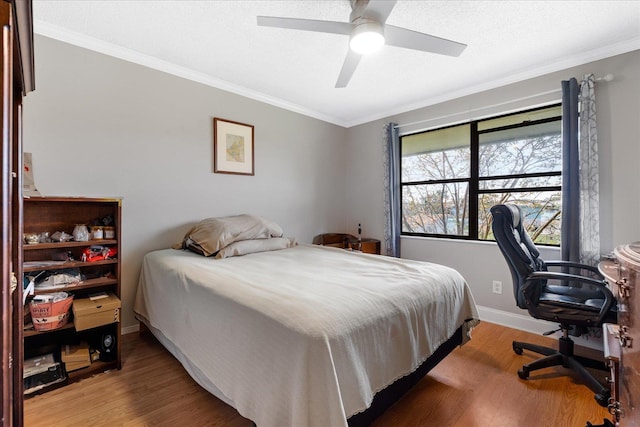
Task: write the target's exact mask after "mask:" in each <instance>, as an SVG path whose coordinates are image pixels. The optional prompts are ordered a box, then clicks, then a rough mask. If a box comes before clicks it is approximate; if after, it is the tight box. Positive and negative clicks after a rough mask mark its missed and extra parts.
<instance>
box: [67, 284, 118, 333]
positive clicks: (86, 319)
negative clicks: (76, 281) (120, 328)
mask: <svg viewBox="0 0 640 427" xmlns="http://www.w3.org/2000/svg"><path fill="white" fill-rule="evenodd" d="M73 317H74V324H75V327H76V331H83V330H85V329H91V328H96V327H98V326H102V325H108V324H110V323H115V322H119V321H120V299H119V298H118V297H117V296H115V295H114V294H112V293H110V292H100V293H98V294H93V295H89V298H79V299H77V300H75V301H74V302H73Z"/></svg>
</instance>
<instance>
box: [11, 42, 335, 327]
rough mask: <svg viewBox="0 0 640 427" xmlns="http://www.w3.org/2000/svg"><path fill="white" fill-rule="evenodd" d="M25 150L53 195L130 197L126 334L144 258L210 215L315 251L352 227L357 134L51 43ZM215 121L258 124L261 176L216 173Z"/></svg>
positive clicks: (125, 228)
mask: <svg viewBox="0 0 640 427" xmlns="http://www.w3.org/2000/svg"><path fill="white" fill-rule="evenodd" d="M35 61H36V91H35V92H33V93H31V94H29V95H28V96H27V97H26V99H25V105H24V150H25V151H27V152H32V153H33V162H34V171H35V181H36V185H37V187H38V189H39V190H40V192H41V193H42V194H43V195H46V196H54V195H57V196H86V197H101V196H104V197H115V196H119V197H123V205H122V215H123V220H122V236H123V242H122V255H121V258H122V266H123V270H122V272H123V274H122V276H123V277H122V301H123V327H125V328H127V327H131V326H134V325H136V324H137V323H136V321H135V320H134V317H133V312H132V306H133V300H134V296H135V289H136V287H137V281H138V275H139V270H140V265H141V260H142V256H143V254H144V253H146V252H147V251H150V250H153V249H158V248H166V247H169V246H171V245H172V244H173V243H176V242H178V241H180V240H181V238H182V237H183V235H184V233H185V232H186V231H187V229H188V227H189V226H190V225H191V224H193V223H194V222H196V221H198V220H200V219H202V218H207V217H212V216H223V215H232V214H238V213H253V214H257V215H262V216H264V217H267V218H269V219H272V220H274V221H276V222H278V223H279V224H280V225H282V227H283V228H284V230H285V234H286V235H287V236H295V237H297V238H298V240H299V241H302V242H311V239H312V237H313V236H314V235H315V234H318V233H321V232H327V231H340V230H343V229H344V226H345V223H344V219H345V209H346V203H345V200H344V193H343V192H342V191H340V189H342V188H344V183H345V170H346V168H345V165H346V162H345V160H344V150H345V142H346V134H347V131H346V129H344V128H341V127H339V126H335V125H330V124H327V123H325V122H321V121H319V120H315V119H311V118H308V117H305V116H302V115H299V114H296V113H292V112H289V111H285V110H282V109H279V108H276V107H272V106H269V105H266V104H263V103H260V102H257V101H253V100H250V99H247V98H243V97H240V96H237V95H234V94H230V93H228V92H224V91H221V90H217V89H214V88H211V87H208V86H204V85H201V84H198V83H194V82H191V81H188V80H184V79H181V78H178V77H174V76H171V75H168V74H165V73H162V72H159V71H155V70H151V69H148V68H145V67H142V66H138V65H135V64H132V63H129V62H125V61H122V60H118V59H115V58H112V57H108V56H106V55H102V54H98V53H95V52H91V51H88V50H85V49H82V48H78V47H75V46H71V45H68V44H65V43H61V42H58V41H55V40H52V39H48V38H45V37H42V36H36V39H35ZM213 117H221V118H226V119H230V120H234V121H239V122H243V123H250V124H253V125H254V126H255V176H237V175H225V174H214V173H212V170H213V165H212V157H213V150H212V144H213V124H212V122H213Z"/></svg>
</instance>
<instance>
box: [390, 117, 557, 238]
mask: <svg viewBox="0 0 640 427" xmlns="http://www.w3.org/2000/svg"><path fill="white" fill-rule="evenodd" d="M561 114H562V110H561V106H560V105H553V106H550V107H544V108H538V109H534V110H528V111H523V112H518V113H514V114H509V115H504V116H499V117H492V118H488V119H483V120H477V121H472V122H470V123H465V124H461V125H455V126H449V127H445V128H440V129H434V130H430V131H426V132H420V133H415V134H410V135H403V136H401V137H400V149H401V177H400V182H401V187H402V196H401V197H402V201H401V203H402V206H401V209H402V234H403V235H417V236H435V237H450V238H462V239H478V240H494V239H493V233H492V231H491V213H490V211H489V209H490V208H491V206H493V205H496V204H500V203H514V204H517V205H520V206H521V207H522V209H523V212H524V214H525V218H524V224H525V227H526V228H527V230H528V232H529V234H530V235H531V237H532V239H533V240H534V242H535V243H537V244H549V245H559V244H560V216H561V209H560V207H561V199H562V193H561V183H562V182H561V180H562V177H561V170H562V159H561V153H562V148H561V145H562V137H561V130H562V123H561V119H562V117H561Z"/></svg>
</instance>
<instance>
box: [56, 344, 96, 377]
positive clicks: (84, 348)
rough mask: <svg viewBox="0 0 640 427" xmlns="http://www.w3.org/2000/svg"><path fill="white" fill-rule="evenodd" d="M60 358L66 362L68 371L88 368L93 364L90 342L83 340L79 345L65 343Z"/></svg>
mask: <svg viewBox="0 0 640 427" xmlns="http://www.w3.org/2000/svg"><path fill="white" fill-rule="evenodd" d="M60 358H61V359H62V361H63V362H64V366H65V368H66V370H67V372H70V371H75V370H76V369H82V368H86V367H87V366H90V365H91V356H90V355H89V344H87V343H85V342H81V343H80V344H79V345H64V346H62V351H60Z"/></svg>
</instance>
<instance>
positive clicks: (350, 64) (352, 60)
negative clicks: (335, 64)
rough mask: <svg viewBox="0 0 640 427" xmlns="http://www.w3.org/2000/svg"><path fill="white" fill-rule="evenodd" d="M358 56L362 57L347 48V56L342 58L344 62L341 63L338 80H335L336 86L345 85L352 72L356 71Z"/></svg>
mask: <svg viewBox="0 0 640 427" xmlns="http://www.w3.org/2000/svg"><path fill="white" fill-rule="evenodd" d="M360 58H362V55H360V54H359V53H355V52H354V51H352V50H351V49H349V51H348V52H347V57H346V58H345V59H344V64H342V70H340V75H339V76H338V81H337V82H336V87H337V88H342V87H347V84H348V83H349V80H351V76H352V75H353V72H354V71H356V67H357V66H358V63H359V62H360Z"/></svg>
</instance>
